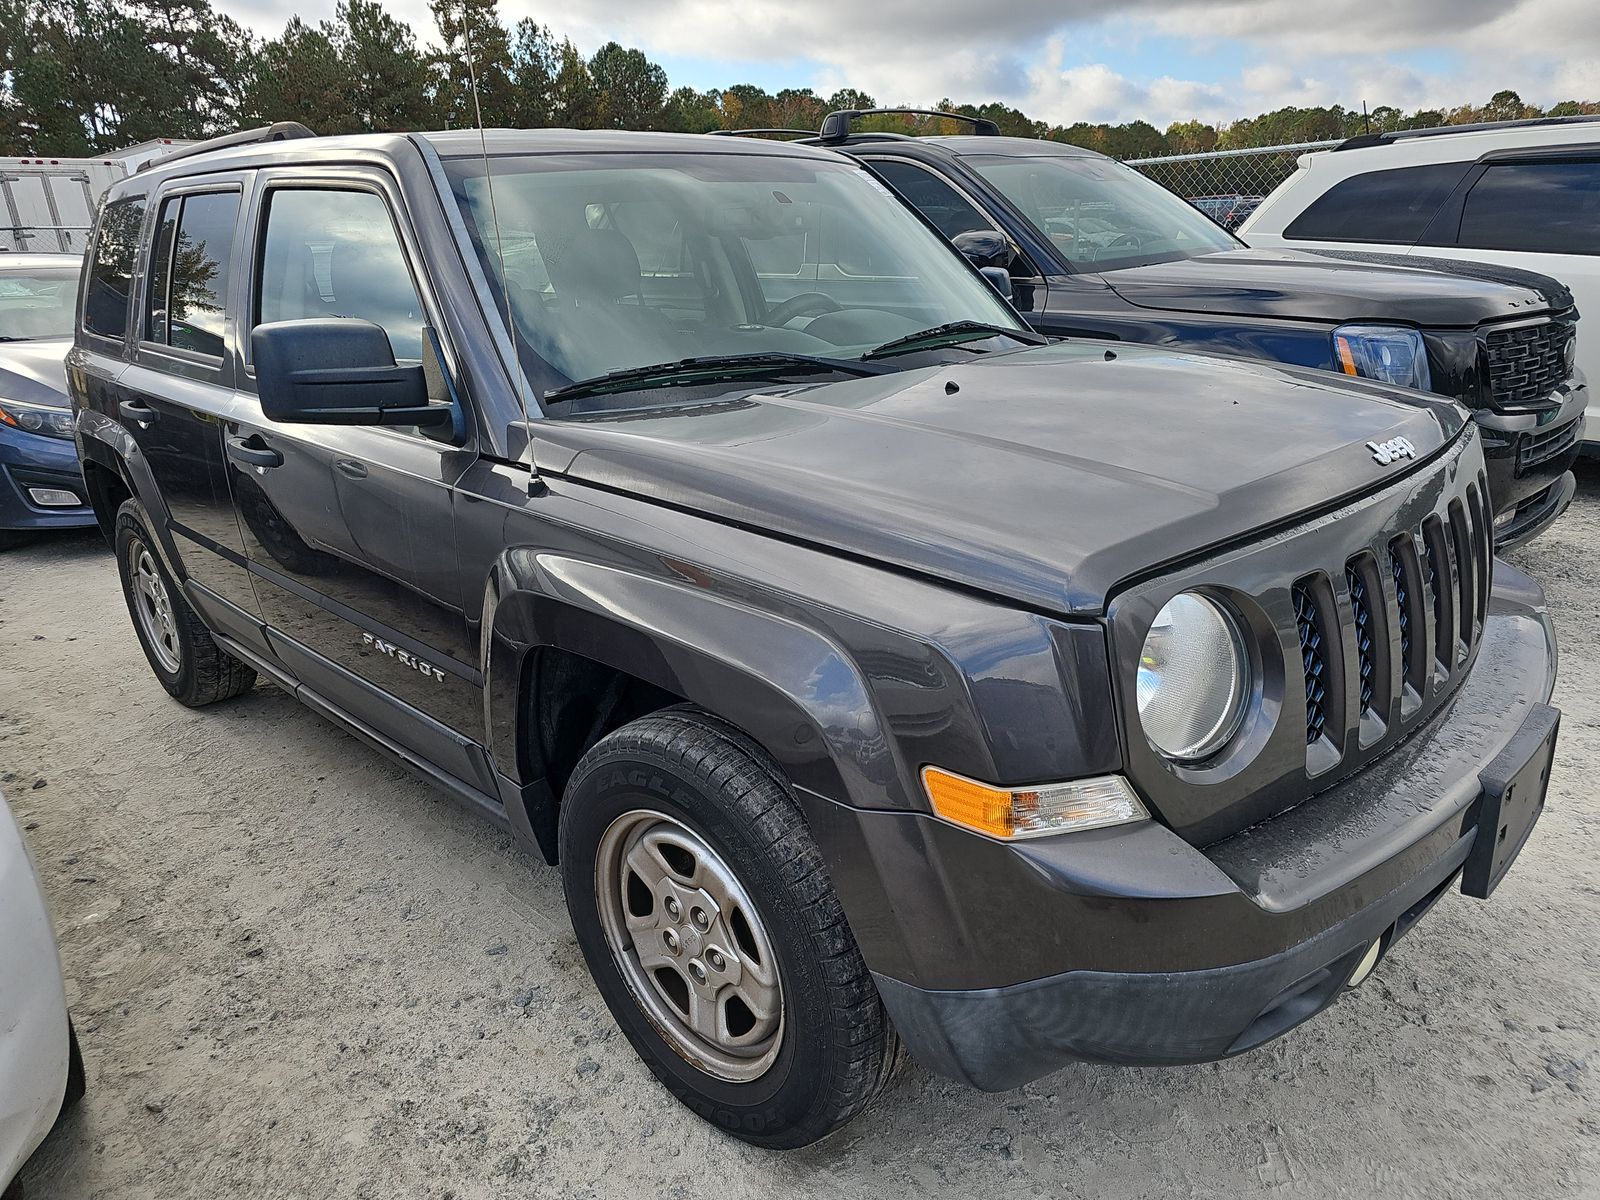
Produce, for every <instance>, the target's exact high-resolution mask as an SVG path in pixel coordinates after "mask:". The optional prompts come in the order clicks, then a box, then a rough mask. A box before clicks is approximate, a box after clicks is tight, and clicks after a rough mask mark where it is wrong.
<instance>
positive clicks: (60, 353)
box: [0, 338, 72, 408]
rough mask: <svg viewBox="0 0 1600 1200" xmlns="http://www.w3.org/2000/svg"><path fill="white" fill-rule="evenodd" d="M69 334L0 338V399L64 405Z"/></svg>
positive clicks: (63, 406) (70, 347)
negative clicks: (14, 339)
mask: <svg viewBox="0 0 1600 1200" xmlns="http://www.w3.org/2000/svg"><path fill="white" fill-rule="evenodd" d="M70 349H72V339H71V338H49V339H41V340H38V341H28V342H0V399H5V400H21V401H23V402H25V403H27V404H49V405H52V406H55V407H57V408H66V407H67V405H68V400H67V351H68V350H70Z"/></svg>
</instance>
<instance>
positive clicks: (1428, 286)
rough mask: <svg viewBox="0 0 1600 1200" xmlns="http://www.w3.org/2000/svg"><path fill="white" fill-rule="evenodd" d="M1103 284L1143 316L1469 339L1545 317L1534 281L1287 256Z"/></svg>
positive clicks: (1219, 258) (1254, 256) (1226, 259)
mask: <svg viewBox="0 0 1600 1200" xmlns="http://www.w3.org/2000/svg"><path fill="white" fill-rule="evenodd" d="M1101 278H1102V279H1103V280H1105V282H1106V283H1107V284H1109V285H1110V286H1111V287H1112V288H1113V289H1114V290H1115V291H1116V293H1117V295H1119V296H1121V297H1122V298H1123V299H1124V300H1126V301H1127V302H1128V303H1130V304H1133V305H1137V306H1138V307H1140V308H1151V309H1166V310H1169V311H1176V312H1195V313H1214V314H1218V315H1223V316H1235V317H1273V318H1278V319H1281V320H1301V321H1329V322H1333V323H1339V322H1344V321H1394V322H1397V323H1399V324H1402V325H1416V326H1422V327H1426V328H1464V329H1470V328H1472V327H1473V326H1475V325H1477V324H1479V323H1480V322H1482V321H1498V320H1503V319H1505V318H1507V317H1519V316H1530V315H1532V314H1535V313H1540V312H1545V311H1547V310H1548V309H1549V308H1550V307H1551V305H1550V303H1549V301H1548V300H1547V299H1546V297H1545V296H1544V295H1543V294H1541V292H1540V290H1539V289H1538V288H1537V286H1535V284H1536V281H1537V279H1538V278H1539V277H1538V276H1533V275H1529V276H1527V278H1526V279H1521V280H1514V279H1512V278H1511V277H1507V276H1502V277H1500V278H1488V277H1485V276H1484V275H1483V274H1481V273H1478V272H1472V273H1466V272H1454V273H1446V272H1442V271H1437V270H1428V269H1425V268H1423V267H1421V266H1400V265H1396V264H1394V263H1392V262H1382V263H1380V262H1377V261H1374V260H1373V259H1370V258H1368V259H1364V260H1355V259H1346V258H1333V257H1328V256H1324V255H1320V254H1307V253H1301V252H1299V251H1294V250H1224V251H1220V252H1219V253H1216V254H1203V255H1200V256H1199V257H1197V258H1186V259H1179V260H1178V261H1176V262H1165V263H1153V264H1151V265H1149V266H1144V267H1129V268H1127V269H1126V270H1122V271H1108V272H1106V273H1105V274H1104V275H1102V276H1101ZM1562 307H1564V306H1562Z"/></svg>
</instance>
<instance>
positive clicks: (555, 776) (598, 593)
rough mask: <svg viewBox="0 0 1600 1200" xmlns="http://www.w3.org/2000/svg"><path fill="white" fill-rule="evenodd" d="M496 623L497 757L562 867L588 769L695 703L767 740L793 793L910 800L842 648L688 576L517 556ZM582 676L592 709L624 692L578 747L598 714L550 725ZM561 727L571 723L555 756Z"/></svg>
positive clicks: (487, 669) (490, 605) (490, 645)
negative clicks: (622, 739) (573, 775)
mask: <svg viewBox="0 0 1600 1200" xmlns="http://www.w3.org/2000/svg"><path fill="white" fill-rule="evenodd" d="M482 628H483V646H484V651H483V656H484V664H483V666H484V680H485V691H484V703H485V707H486V712H485V719H486V723H487V728H488V730H489V735H490V748H491V750H492V751H493V753H494V757H495V761H496V763H497V764H498V765H499V769H500V770H501V772H502V774H507V775H511V774H512V773H513V772H514V776H513V778H514V780H515V783H516V784H517V785H518V787H517V788H516V789H515V791H516V792H517V793H518V794H517V795H514V796H513V798H512V803H513V804H517V803H519V802H520V804H521V806H522V808H523V811H522V812H521V813H513V823H514V825H516V826H517V827H519V828H520V829H522V830H523V832H524V833H525V835H526V836H529V837H531V838H532V839H533V840H534V841H535V842H536V843H537V844H538V846H539V848H540V849H541V851H543V853H544V854H545V857H546V858H548V859H549V860H550V861H552V862H553V861H555V854H556V849H555V827H556V820H557V816H558V813H559V803H560V794H561V791H562V789H563V788H564V786H565V782H566V774H569V773H570V770H571V767H572V766H573V765H575V764H576V761H577V758H578V757H579V756H581V754H582V753H583V751H584V750H586V749H587V748H588V746H590V745H592V744H593V743H594V742H595V741H597V740H598V739H599V737H601V736H604V734H605V733H608V732H610V730H611V729H613V728H616V727H617V726H618V725H620V724H623V723H626V720H631V719H633V718H634V717H637V716H641V715H644V714H645V713H646V712H649V711H654V710H655V709H659V708H662V707H667V706H668V705H670V704H675V703H681V702H688V703H691V704H694V705H696V706H697V707H700V708H703V709H705V710H706V711H708V712H710V713H712V714H714V715H716V716H718V717H720V718H722V719H723V720H725V721H727V722H729V723H730V724H731V725H733V726H734V727H735V728H737V729H739V730H740V731H741V732H743V733H745V734H746V735H747V736H749V737H750V738H752V739H753V740H754V741H755V742H756V743H757V744H758V745H760V746H761V747H762V748H763V749H764V750H765V751H766V752H767V753H768V754H769V755H770V756H771V757H772V759H773V760H774V761H775V762H776V763H777V764H778V766H779V768H780V769H781V770H782V771H783V773H784V775H785V777H786V779H787V780H788V781H789V783H790V784H791V785H795V786H799V787H802V788H805V789H807V790H809V791H812V792H815V793H817V794H819V795H822V796H826V797H829V798H832V799H836V800H841V801H846V802H849V803H857V804H860V803H863V802H865V804H866V806H868V807H882V806H885V805H888V806H895V807H901V806H903V805H904V802H905V798H904V797H900V796H898V792H899V790H900V787H901V784H900V779H901V775H900V772H899V771H898V770H897V769H896V765H895V758H894V753H893V751H892V749H891V745H890V740H889V738H888V735H887V732H886V730H885V727H884V723H883V722H882V720H881V719H880V718H879V715H878V712H877V708H876V706H875V705H874V703H873V699H872V693H871V690H870V688H869V687H868V685H867V682H866V679H865V678H864V677H863V675H862V673H861V672H860V671H859V670H858V669H857V668H856V666H855V664H854V663H853V662H852V661H851V660H850V658H849V656H848V654H847V653H846V652H845V651H844V649H843V648H842V647H840V646H838V645H837V644H836V643H834V642H833V641H831V640H830V639H828V638H827V637H825V636H824V635H823V634H821V633H819V632H818V631H816V630H814V629H810V628H808V627H806V626H804V625H801V624H800V623H798V622H796V621H793V620H791V619H789V618H787V617H783V616H779V615H777V614H774V613H770V612H766V611H763V610H760V609H757V608H754V607H752V606H750V605H748V604H746V603H743V602H739V601H735V600H732V599H730V598H728V597H726V596H720V595H716V594H713V593H711V592H710V591H708V590H706V589H705V588H703V587H697V586H694V585H693V584H692V583H690V582H687V581H680V580H669V579H663V578H660V577H653V576H645V575H642V574H639V573H636V572H633V571H628V570H624V569H621V568H619V567H616V566H611V565H606V564H602V563H598V562H594V561H589V560H581V559H576V558H570V557H565V556H562V555H559V554H547V553H539V552H535V551H530V550H509V551H507V552H505V553H504V554H502V555H501V556H500V558H499V559H498V560H497V561H496V563H495V564H494V567H493V569H492V570H491V572H490V578H489V581H488V588H487V593H486V599H485V604H484V616H483V627H482ZM575 679H577V680H579V683H578V688H579V691H580V692H582V693H583V694H584V695H585V696H587V697H590V698H593V697H594V693H593V691H592V690H585V689H594V688H597V687H599V688H605V687H609V688H610V689H611V692H610V695H609V696H606V697H599V701H600V704H599V705H596V710H595V711H593V712H591V713H590V714H589V715H590V716H591V718H592V719H591V720H590V722H589V724H588V727H587V729H586V730H584V731H583V732H582V734H581V735H577V736H575V735H574V733H573V730H574V728H575V727H576V726H578V725H581V724H582V723H583V722H582V717H583V716H584V713H583V712H582V711H579V712H576V713H571V714H568V717H567V718H566V719H565V720H557V721H555V722H551V721H550V720H549V714H550V712H551V703H552V699H551V697H552V693H553V692H555V691H557V690H558V689H560V688H562V687H563V685H566V686H571V685H572V684H573V682H574V680H575ZM557 699H558V700H559V699H560V697H557ZM604 704H610V705H612V706H613V707H612V708H610V710H609V711H604V710H601V707H600V706H601V705H604ZM552 724H554V725H556V726H561V727H564V728H561V729H559V730H558V733H557V738H556V741H555V743H554V746H552V743H551V740H550V738H549V736H548V735H549V733H550V731H551V730H550V726H551V725H552ZM552 750H553V752H552ZM886 793H887V794H886ZM873 797H878V799H876V800H875V801H874V800H873V799H872V798H873Z"/></svg>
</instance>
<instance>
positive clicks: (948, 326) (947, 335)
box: [861, 321, 1049, 362]
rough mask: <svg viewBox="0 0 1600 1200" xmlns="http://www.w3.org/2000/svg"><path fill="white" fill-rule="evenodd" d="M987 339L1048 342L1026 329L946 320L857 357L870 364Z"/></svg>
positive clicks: (1036, 342) (1033, 343)
mask: <svg viewBox="0 0 1600 1200" xmlns="http://www.w3.org/2000/svg"><path fill="white" fill-rule="evenodd" d="M987 337H1010V338H1016V339H1017V340H1018V341H1019V342H1024V343H1026V344H1027V345H1030V346H1042V345H1044V344H1045V343H1046V342H1047V341H1049V339H1048V338H1044V337H1041V336H1039V335H1038V334H1037V333H1032V332H1030V331H1028V330H1026V329H1007V328H1006V327H1005V326H1004V325H986V324H984V323H983V322H982V321H947V322H946V323H945V324H943V325H935V326H934V327H933V328H932V329H924V330H921V331H919V332H917V333H908V334H906V335H905V336H904V337H897V338H895V339H894V340H893V341H892V342H885V343H884V344H883V345H881V346H879V347H877V349H875V350H869V351H868V352H867V353H865V354H863V355H862V356H861V358H862V361H863V362H871V361H872V360H873V359H875V358H888V357H889V356H890V355H892V354H904V353H906V352H907V351H909V350H926V349H930V348H932V347H935V346H953V345H955V344H956V343H957V342H975V341H977V340H979V339H980V338H987Z"/></svg>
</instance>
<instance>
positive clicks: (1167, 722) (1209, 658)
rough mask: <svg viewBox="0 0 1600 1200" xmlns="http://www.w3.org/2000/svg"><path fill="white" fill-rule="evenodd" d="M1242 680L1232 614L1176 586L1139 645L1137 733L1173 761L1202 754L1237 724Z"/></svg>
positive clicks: (1243, 666) (1242, 656) (1246, 670)
mask: <svg viewBox="0 0 1600 1200" xmlns="http://www.w3.org/2000/svg"><path fill="white" fill-rule="evenodd" d="M1250 683H1251V681H1250V659H1249V656H1248V655H1247V654H1246V653H1245V649H1244V640H1243V638H1242V637H1241V636H1240V633H1239V626H1238V623H1237V622H1236V621H1235V620H1234V618H1233V616H1232V615H1231V614H1230V613H1229V612H1228V611H1227V610H1226V609H1224V608H1223V607H1222V606H1221V605H1220V604H1218V603H1217V602H1216V601H1214V600H1211V599H1209V598H1208V597H1206V596H1202V595H1200V594H1199V593H1197V592H1180V593H1179V594H1178V595H1176V596H1174V597H1173V598H1172V599H1171V600H1168V601H1167V602H1166V603H1165V604H1164V605H1162V606H1161V611H1160V612H1158V613H1157V614H1156V619H1155V623H1154V624H1152V625H1151V626H1150V632H1149V634H1148V635H1146V637H1145V639H1144V646H1143V648H1142V649H1141V650H1140V651H1139V675H1138V680H1137V684H1136V687H1135V693H1136V696H1137V699H1138V705H1139V723H1140V724H1141V725H1142V726H1143V727H1144V734H1145V737H1147V738H1149V739H1150V744H1151V745H1152V746H1154V747H1155V748H1156V749H1157V750H1159V751H1160V752H1161V753H1162V754H1164V755H1166V756H1167V757H1168V758H1170V759H1173V760H1174V761H1176V762H1182V763H1190V762H1198V761H1200V760H1201V759H1204V758H1209V757H1210V756H1211V755H1213V754H1215V753H1216V752H1217V751H1218V750H1220V749H1222V747H1223V746H1224V745H1226V744H1227V742H1228V739H1229V738H1231V737H1232V736H1233V735H1234V733H1235V732H1236V731H1237V730H1238V728H1239V723H1240V721H1242V720H1243V719H1244V707H1245V698H1246V697H1247V696H1248V695H1249V693H1250Z"/></svg>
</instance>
